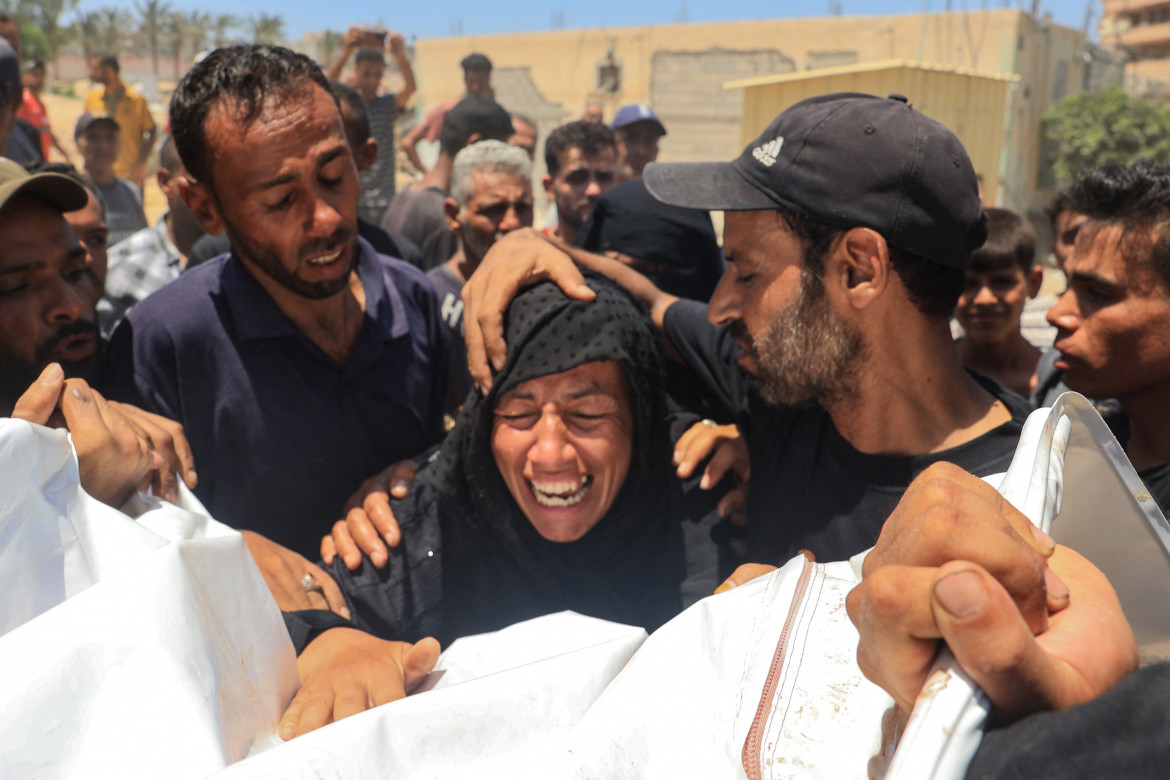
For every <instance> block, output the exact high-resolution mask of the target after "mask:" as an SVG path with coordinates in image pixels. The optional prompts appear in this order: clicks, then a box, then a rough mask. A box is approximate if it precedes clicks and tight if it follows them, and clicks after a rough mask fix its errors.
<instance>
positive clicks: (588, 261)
mask: <svg viewBox="0 0 1170 780" xmlns="http://www.w3.org/2000/svg"><path fill="white" fill-rule="evenodd" d="M553 243H554V245H556V246H557V247H558V248H559V249H561V250H562V251H563V252H565V253H566V254H568V255H569V257H571V258H572V259H573V262H574V263H576V264H577V265H580V266H584V267H586V268H590V269H592V270H594V271H597V272H598V273H602V274H605V275H606V276H608V277H609V278H610V279H613V280H614V281H615V282H617V283H618V284H620V285H621V286H622V287H625V288H626V289H627V290H629V291H630V293H632V294H633V296H634V297H635V298H637V299H638V300H639V301H641V302H642V305H643V306H645V307H646V308H647V309H649V310H650V317H651V319H653V320H654V325H655V326H656V327H657V328H658V329H659V330H662V321H663V318H664V317H665V316H666V310H667V309H668V308H670V305H671V304H672V303H674V302H675V301H677V300H678V296H675V295H671V294H669V293H665V292H663V291H662V290H660V289H658V287H657V286H655V284H654V282H652V281H650V280H649V279H647V278H646V277H645V276H643V275H642V274H640V273H638V272H637V271H635V270H634V269H633V268H630V267H629V266H628V265H626V264H624V263H621V262H619V261H617V260H614V259H613V258H610V257H606V256H604V255H595V254H593V253H592V252H586V251H585V250H584V249H581V248H579V247H575V246H567V245H566V244H563V243H561V242H560V241H555V240H553Z"/></svg>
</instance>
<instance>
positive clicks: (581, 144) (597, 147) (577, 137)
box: [544, 121, 617, 176]
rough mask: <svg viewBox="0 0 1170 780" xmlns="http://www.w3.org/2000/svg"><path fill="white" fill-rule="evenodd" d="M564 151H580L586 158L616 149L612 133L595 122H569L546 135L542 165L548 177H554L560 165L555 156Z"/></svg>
mask: <svg viewBox="0 0 1170 780" xmlns="http://www.w3.org/2000/svg"><path fill="white" fill-rule="evenodd" d="M566 149H580V150H581V153H582V154H584V155H585V156H586V157H592V156H593V155H595V154H597V153H598V152H600V151H602V150H604V149H614V150H616V149H617V145H616V143H615V142H614V140H613V131H612V130H610V129H609V128H608V127H606V126H605V125H602V124H598V123H596V122H582V121H577V122H569V123H568V124H563V125H561V126H560V127H558V128H557V129H556V130H553V131H552V132H551V133H549V134H548V138H547V139H545V142H544V164H545V165H546V166H547V167H548V175H549V176H556V175H557V172H558V171H559V170H560V167H561V164H560V161H559V160H558V159H557V155H559V154H560V153H561V152H563V151H564V150H566Z"/></svg>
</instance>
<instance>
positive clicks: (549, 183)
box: [540, 173, 557, 203]
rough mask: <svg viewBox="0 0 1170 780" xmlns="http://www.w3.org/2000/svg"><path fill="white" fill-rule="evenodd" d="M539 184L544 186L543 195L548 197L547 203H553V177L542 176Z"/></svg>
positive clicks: (554, 194) (554, 196) (554, 197)
mask: <svg viewBox="0 0 1170 780" xmlns="http://www.w3.org/2000/svg"><path fill="white" fill-rule="evenodd" d="M540 183H541V184H543V185H544V194H545V195H547V196H548V202H549V203H553V202H555V201H556V199H557V196H556V193H554V192H553V177H551V176H549V175H548V174H547V173H546V174H545V175H544V176H541V177H540Z"/></svg>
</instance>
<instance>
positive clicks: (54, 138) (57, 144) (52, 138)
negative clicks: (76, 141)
mask: <svg viewBox="0 0 1170 780" xmlns="http://www.w3.org/2000/svg"><path fill="white" fill-rule="evenodd" d="M49 142H50V143H52V144H53V148H54V149H56V150H57V151H58V152H60V153H61V156H62V157H64V158H65V159H66V160H67V161H68V162H69V164H70V165H72V164H73V158H72V157H70V156H69V152H68V151H67V150H66V149H65V147H64V146H62V145H61V142H60V141H58V140H57V136H56V134H54V133H49Z"/></svg>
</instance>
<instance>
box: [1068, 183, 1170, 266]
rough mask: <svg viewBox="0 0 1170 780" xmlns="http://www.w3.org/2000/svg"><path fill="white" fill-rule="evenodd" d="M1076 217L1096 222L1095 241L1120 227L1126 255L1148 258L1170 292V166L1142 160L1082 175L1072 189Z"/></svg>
mask: <svg viewBox="0 0 1170 780" xmlns="http://www.w3.org/2000/svg"><path fill="white" fill-rule="evenodd" d="M1068 194H1069V200H1070V202H1071V207H1072V210H1073V211H1076V212H1079V213H1081V214H1084V215H1086V216H1087V217H1088V218H1089V219H1090V220H1091V222H1089V223H1088V224H1086V225H1085V227H1083V228H1081V230H1082V231H1088V232H1090V237H1091V236H1092V235H1093V234H1096V233H1097V232H1098V231H1100V230H1101V229H1102V228H1103V227H1106V226H1108V225H1120V226H1121V229H1122V235H1121V249H1122V251H1124V252H1125V253H1126V254H1127V255H1131V256H1132V255H1143V254H1144V255H1148V257H1149V260H1150V266H1151V268H1152V270H1153V271H1154V272H1155V273H1156V274H1157V275H1158V278H1159V279H1160V280H1161V281H1162V283H1163V284H1164V285H1166V286H1167V287H1168V288H1170V230H1167V227H1168V226H1170V166H1167V165H1163V164H1162V163H1157V162H1154V161H1153V160H1138V161H1137V162H1136V163H1134V164H1133V165H1130V166H1125V165H1102V166H1100V167H1097V168H1088V169H1086V170H1084V171H1081V173H1080V174H1078V175H1077V177H1076V179H1074V180H1073V183H1072V184H1071V185H1069V188H1068Z"/></svg>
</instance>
